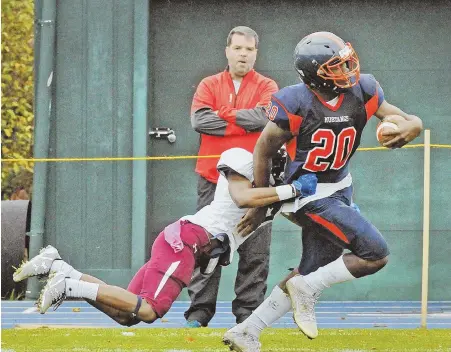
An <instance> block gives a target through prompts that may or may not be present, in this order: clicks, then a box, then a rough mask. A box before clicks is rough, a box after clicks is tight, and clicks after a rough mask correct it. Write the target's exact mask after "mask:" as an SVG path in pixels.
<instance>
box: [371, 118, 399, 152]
mask: <svg viewBox="0 0 451 352" xmlns="http://www.w3.org/2000/svg"><path fill="white" fill-rule="evenodd" d="M390 119H392V120H393V119H396V120H404V117H402V116H398V115H390ZM397 129H398V125H397V124H396V121H395V122H388V121H384V120H382V121H381V122H379V123H378V124H377V129H376V138H377V141H378V142H379V143H380V145H383V144H384V143H386V142H388V141H389V140H390V139H392V138H393V136H383V135H382V133H383V132H386V131H392V130H397Z"/></svg>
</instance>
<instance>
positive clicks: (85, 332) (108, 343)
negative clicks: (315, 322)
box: [1, 328, 451, 352]
mask: <svg viewBox="0 0 451 352" xmlns="http://www.w3.org/2000/svg"><path fill="white" fill-rule="evenodd" d="M225 331H226V329H211V328H201V329H173V328H171V329H163V328H153V329H131V328H127V329H96V328H89V329H79V328H70V329H67V328H56V329H51V328H36V329H7V330H3V331H2V342H1V351H3V352H19V351H30V352H31V351H33V352H55V351H62V352H63V351H64V352H66V351H74V352H88V351H96V352H140V351H153V352H195V351H196V352H198V351H204V352H207V351H209V352H216V351H224V352H226V351H228V350H229V348H228V347H227V346H225V345H223V344H222V342H221V341H222V335H223V333H224V332H225ZM319 333H320V335H319V336H318V338H317V339H315V340H309V339H307V338H306V337H305V336H304V335H302V334H301V333H300V332H299V331H298V330H297V329H287V328H285V329H267V330H265V332H264V333H263V334H262V336H261V342H262V351H266V352H270V351H274V352H276V351H305V352H309V351H324V352H363V351H365V352H366V351H368V352H375V351H416V352H429V351H451V330H450V329H430V330H423V329H406V330H402V329H393V330H391V329H383V330H377V329H374V328H373V329H343V330H342V329H322V330H321V329H320V331H319Z"/></svg>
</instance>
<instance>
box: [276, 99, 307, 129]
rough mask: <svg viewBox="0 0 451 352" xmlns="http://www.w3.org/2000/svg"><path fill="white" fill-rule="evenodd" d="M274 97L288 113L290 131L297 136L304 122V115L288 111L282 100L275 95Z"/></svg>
mask: <svg viewBox="0 0 451 352" xmlns="http://www.w3.org/2000/svg"><path fill="white" fill-rule="evenodd" d="M272 98H273V99H274V100H275V101H276V102H277V104H279V106H280V107H281V108H282V109H283V110H284V111H285V113H286V114H287V116H288V123H289V124H290V132H291V133H292V134H293V136H297V135H298V134H299V128H300V127H301V124H302V116H299V115H295V114H292V113H290V112H288V110H287V109H286V107H285V106H284V105H283V104H282V103H281V102H280V100H279V99H277V98H276V97H274V96H273V97H272Z"/></svg>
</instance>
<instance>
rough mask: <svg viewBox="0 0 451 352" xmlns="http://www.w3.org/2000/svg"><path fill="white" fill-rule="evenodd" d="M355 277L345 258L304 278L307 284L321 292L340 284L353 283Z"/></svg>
mask: <svg viewBox="0 0 451 352" xmlns="http://www.w3.org/2000/svg"><path fill="white" fill-rule="evenodd" d="M353 279H355V277H354V276H353V275H352V274H351V273H350V272H349V270H348V268H347V267H346V265H345V263H344V261H343V256H341V257H340V258H338V259H337V260H335V261H333V262H332V263H329V264H327V265H325V266H322V267H321V268H319V269H318V270H316V271H314V272H313V273H310V274H308V275H305V276H304V280H305V282H306V283H307V284H308V285H309V286H310V287H311V288H312V290H313V291H315V292H321V291H322V290H324V289H325V288H328V287H330V286H331V285H333V284H338V283H340V282H345V281H351V280H353Z"/></svg>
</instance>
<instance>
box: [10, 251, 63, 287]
mask: <svg viewBox="0 0 451 352" xmlns="http://www.w3.org/2000/svg"><path fill="white" fill-rule="evenodd" d="M56 259H61V257H60V255H59V253H58V250H57V249H56V248H55V247H52V246H47V247H45V248H42V249H41V251H40V252H39V254H38V255H37V256H36V257H34V258H33V259H31V260H29V261H27V262H25V263H22V264H21V266H20V267H18V268H17V269H16V271H15V272H14V274H13V280H14V281H15V282H19V281H22V280H24V279H26V278H29V277H32V276H40V275H48V274H49V273H50V268H51V267H52V263H53V261H54V260H56Z"/></svg>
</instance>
